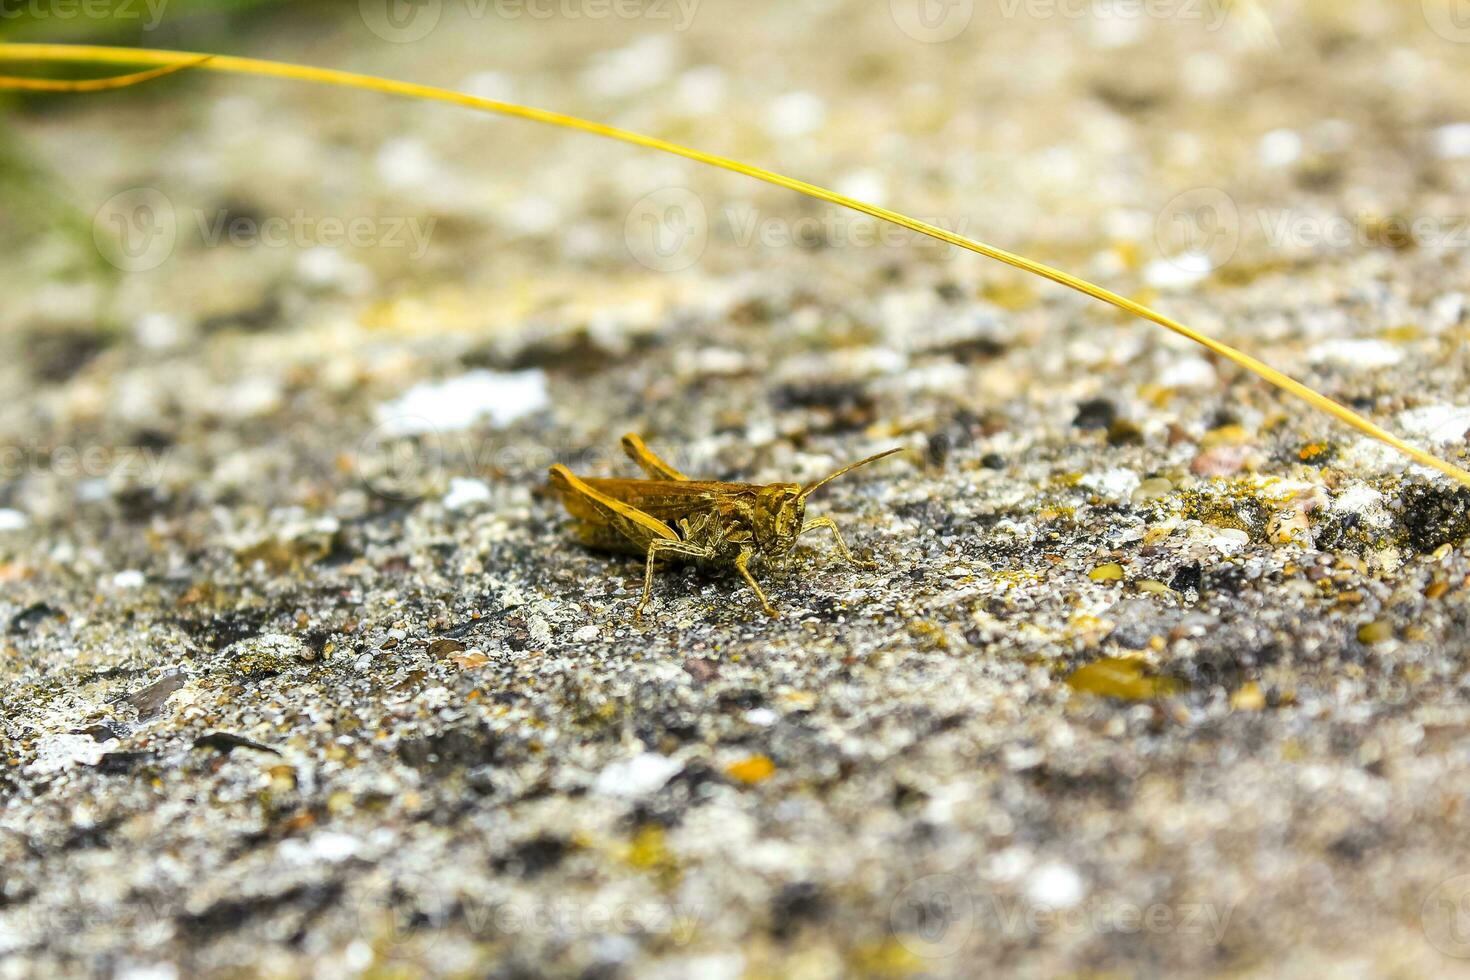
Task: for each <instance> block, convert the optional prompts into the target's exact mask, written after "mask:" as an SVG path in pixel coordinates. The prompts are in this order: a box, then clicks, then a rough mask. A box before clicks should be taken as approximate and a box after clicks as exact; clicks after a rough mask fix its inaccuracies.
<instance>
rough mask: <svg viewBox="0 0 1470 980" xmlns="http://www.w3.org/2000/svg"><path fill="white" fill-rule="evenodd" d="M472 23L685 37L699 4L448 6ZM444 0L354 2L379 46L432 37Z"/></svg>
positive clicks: (523, 0)
mask: <svg viewBox="0 0 1470 980" xmlns="http://www.w3.org/2000/svg"><path fill="white" fill-rule="evenodd" d="M451 2H455V3H461V4H463V5H464V10H465V13H466V15H467V16H468V17H469V18H470V19H472V20H486V19H490V18H493V19H495V20H507V21H515V20H534V21H548V20H573V21H575V20H590V21H604V20H644V21H651V22H654V23H656V24H661V25H667V26H668V27H669V28H670V29H672V30H675V31H686V30H688V29H689V26H690V25H691V24H693V23H694V17H695V15H696V14H697V13H698V11H699V5H700V3H701V2H702V0H451ZM444 5H445V0H358V5H357V7H358V12H359V14H360V15H361V16H362V22H363V23H364V24H366V25H367V28H368V30H370V31H372V32H373V33H374V34H376V35H377V36H378V37H380V38H382V39H383V40H384V41H389V42H391V43H394V44H410V43H412V42H414V41H422V40H423V39H424V38H426V37H428V36H429V35H430V34H432V33H433V32H434V28H436V27H438V26H439V21H440V19H441V18H442V17H443V16H444Z"/></svg>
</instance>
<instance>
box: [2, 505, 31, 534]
mask: <svg viewBox="0 0 1470 980" xmlns="http://www.w3.org/2000/svg"><path fill="white" fill-rule="evenodd" d="M28 524H30V520H29V519H28V518H27V517H26V515H24V514H22V513H21V512H20V511H18V510H13V509H11V508H9V507H0V531H23V530H25V528H26V526H27V525H28Z"/></svg>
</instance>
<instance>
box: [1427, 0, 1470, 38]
mask: <svg viewBox="0 0 1470 980" xmlns="http://www.w3.org/2000/svg"><path fill="white" fill-rule="evenodd" d="M1421 3H1422V5H1423V9H1424V21H1425V23H1427V24H1428V25H1429V29H1430V30H1431V31H1433V32H1434V33H1436V34H1438V35H1439V36H1440V37H1442V38H1444V39H1445V40H1446V41H1453V42H1455V43H1456V44H1470V0H1421Z"/></svg>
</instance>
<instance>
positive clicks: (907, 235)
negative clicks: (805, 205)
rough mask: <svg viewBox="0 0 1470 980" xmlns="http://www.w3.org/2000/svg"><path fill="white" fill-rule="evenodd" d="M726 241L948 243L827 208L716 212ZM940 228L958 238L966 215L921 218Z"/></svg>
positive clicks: (749, 244)
mask: <svg viewBox="0 0 1470 980" xmlns="http://www.w3.org/2000/svg"><path fill="white" fill-rule="evenodd" d="M720 216H721V219H722V220H723V222H724V225H725V230H726V231H727V233H728V234H729V236H730V240H731V241H733V242H734V243H735V245H736V246H737V247H739V248H753V247H754V248H765V249H770V250H776V249H784V248H801V249H813V248H946V247H947V243H945V242H942V241H939V240H938V239H936V238H931V237H930V236H928V235H924V234H921V233H919V232H916V231H912V230H910V229H908V228H904V227H902V226H900V225H895V224H892V223H890V222H887V221H883V220H881V219H879V218H874V217H871V216H870V215H866V214H859V213H857V212H855V211H849V210H847V209H846V208H838V207H829V208H824V209H823V210H822V211H821V212H820V213H818V214H814V215H802V216H800V217H796V218H792V217H789V216H786V215H766V214H762V213H761V212H760V210H759V209H757V208H725V209H724V210H723V211H722V212H721V215H720ZM925 223H926V224H931V225H934V226H935V227H937V228H940V229H942V230H943V231H947V232H951V233H953V234H956V235H961V236H963V235H964V233H965V229H966V228H967V227H968V225H969V219H967V218H964V217H961V218H958V219H956V220H954V221H949V220H947V219H944V218H930V219H925Z"/></svg>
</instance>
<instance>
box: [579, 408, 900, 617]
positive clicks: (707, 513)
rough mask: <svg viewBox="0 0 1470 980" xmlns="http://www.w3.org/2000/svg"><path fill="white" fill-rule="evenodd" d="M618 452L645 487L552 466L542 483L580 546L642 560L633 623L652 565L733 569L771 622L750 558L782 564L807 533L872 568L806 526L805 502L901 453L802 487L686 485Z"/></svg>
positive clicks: (647, 458)
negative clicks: (673, 561) (674, 561)
mask: <svg viewBox="0 0 1470 980" xmlns="http://www.w3.org/2000/svg"><path fill="white" fill-rule="evenodd" d="M623 449H624V450H625V451H626V452H627V454H628V455H629V456H630V457H632V459H633V462H635V463H637V464H638V466H639V467H640V468H642V470H643V471H644V472H645V473H647V474H648V479H646V480H619V479H594V478H590V477H589V478H587V479H583V478H582V477H579V476H575V475H573V473H572V471H571V470H569V469H567V468H566V467H565V466H562V465H561V464H560V463H558V464H556V465H555V466H553V467H551V472H550V480H551V485H552V486H553V487H554V488H555V489H556V490H557V492H558V493H560V495H561V499H562V503H563V504H564V505H565V506H566V509H567V513H569V514H571V515H572V517H573V518H574V519H575V521H576V524H575V530H576V532H577V535H578V537H580V538H581V539H582V543H583V544H586V545H588V546H589V547H593V548H601V549H603V550H607V551H623V552H629V553H632V554H635V555H641V556H643V558H644V568H643V598H642V599H641V600H640V601H639V603H638V607H637V609H636V610H635V611H634V613H633V615H634V617H635V618H637V619H642V618H643V610H644V609H645V608H646V607H647V606H648V599H649V596H650V595H651V594H652V592H653V569H654V565H655V564H657V563H658V560H659V559H660V558H683V559H686V560H691V561H696V562H699V563H701V564H705V565H733V566H734V567H735V570H736V571H737V572H739V573H740V576H741V577H742V578H744V579H745V581H746V583H747V584H748V585H749V586H750V587H751V589H752V590H753V591H754V592H755V595H756V598H757V599H759V600H760V603H761V608H763V609H764V610H765V611H766V614H767V615H769V616H777V615H779V614H778V613H777V612H776V610H775V609H773V608H772V607H771V603H770V602H769V601H768V600H767V599H766V594H765V592H763V591H761V587H760V585H759V583H757V582H756V580H755V576H753V575H751V574H750V561H751V559H753V558H755V557H757V556H759V557H760V558H761V560H762V561H764V562H767V563H774V562H776V561H779V560H781V559H783V558H785V557H786V556H787V555H788V554H789V553H790V552H791V549H792V548H793V546H795V544H796V539H797V538H798V537H800V536H801V535H803V534H806V533H807V532H808V531H816V530H820V529H824V528H825V529H826V530H829V531H831V532H832V540H833V542H834V543H835V544H836V545H837V551H838V552H839V553H840V554H841V555H842V557H843V558H844V559H846V560H847V561H848V562H850V563H852V564H854V565H857V566H858V567H860V568H877V567H878V566H877V564H876V563H874V562H864V561H859V560H858V559H856V558H854V557H853V555H852V552H851V551H848V550H847V543H846V542H845V541H843V540H842V532H841V531H839V530H838V529H837V524H836V522H834V521H833V520H832V518H830V517H818V518H815V519H813V520H810V521H808V520H806V519H805V517H806V498H807V497H809V496H811V494H812V492H813V491H814V490H816V489H817V488H818V487H821V486H824V485H826V484H828V483H830V482H832V481H833V480H835V479H837V478H838V477H839V476H842V475H843V474H844V473H848V472H850V471H852V470H855V469H857V468H858V467H859V466H866V465H867V464H868V463H873V462H876V461H878V460H880V459H883V458H884V457H885V456H892V455H893V454H894V453H896V452H901V451H902V447H899V448H897V449H889V450H887V451H885V452H881V453H878V454H877V455H876V456H869V457H868V458H867V459H860V460H858V461H857V462H856V463H851V464H849V465H847V466H844V467H843V468H842V469H840V470H838V471H837V472H835V473H833V474H831V475H829V476H826V477H823V478H822V479H820V480H817V481H816V482H815V483H809V484H807V485H806V486H801V485H800V484H797V483H765V484H761V483H724V482H717V481H702V480H691V479H689V478H688V477H687V476H685V475H684V474H683V473H680V472H679V471H678V470H676V469H674V468H673V467H672V466H670V465H669V464H668V463H666V462H664V461H663V460H662V459H660V458H659V457H658V456H656V455H654V453H653V451H652V450H650V449H649V448H648V447H647V446H646V445H644V443H643V440H642V439H640V438H639V437H638V436H637V435H635V434H633V433H631V432H630V433H628V434H627V435H625V436H623Z"/></svg>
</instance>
